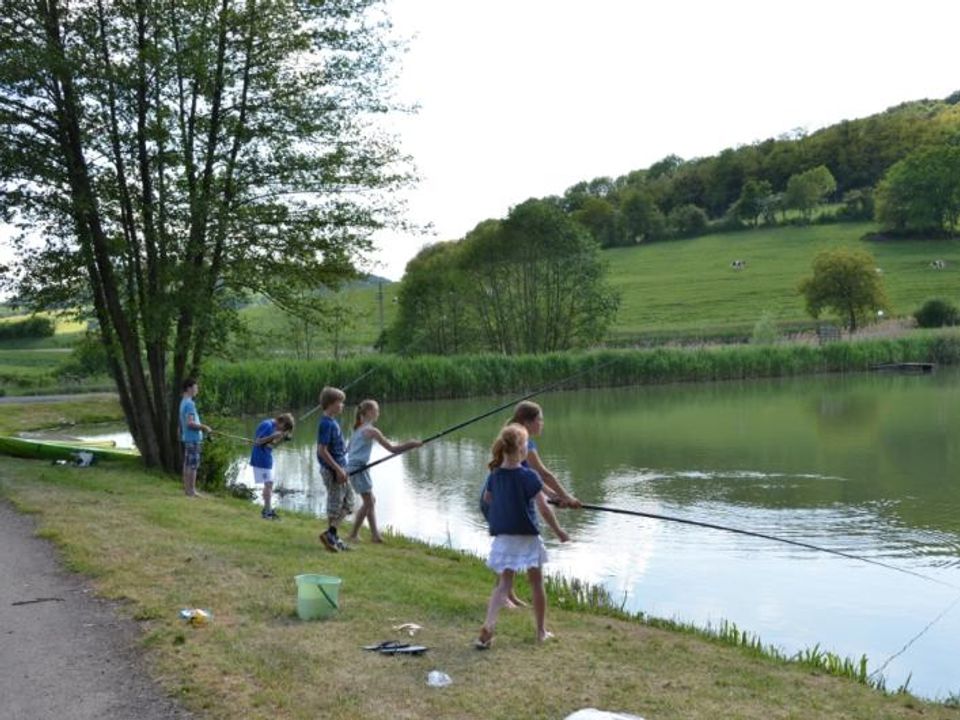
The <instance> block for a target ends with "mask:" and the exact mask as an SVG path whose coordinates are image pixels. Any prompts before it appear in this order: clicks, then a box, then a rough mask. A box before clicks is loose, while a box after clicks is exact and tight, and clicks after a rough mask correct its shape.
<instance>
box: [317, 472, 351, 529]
mask: <svg viewBox="0 0 960 720" xmlns="http://www.w3.org/2000/svg"><path fill="white" fill-rule="evenodd" d="M320 477H322V478H323V486H324V487H325V488H326V489H327V517H328V518H330V519H332V520H335V521H337V522H340V521H341V520H343V519H344V518H345V517H346V516H347V515H349V514H350V513H352V512H353V505H354V501H355V499H356V495H354V494H353V486H352V485H351V484H350V480H349V478H348V479H347V481H346V482H345V483H339V482H337V475H336V473H334V472H333V470H331V469H330V468H328V467H327V466H326V465H320Z"/></svg>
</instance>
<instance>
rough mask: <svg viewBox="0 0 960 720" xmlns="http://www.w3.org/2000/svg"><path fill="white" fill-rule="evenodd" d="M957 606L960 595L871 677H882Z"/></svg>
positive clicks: (871, 674)
mask: <svg viewBox="0 0 960 720" xmlns="http://www.w3.org/2000/svg"><path fill="white" fill-rule="evenodd" d="M957 604H960V595H957V597H956V598H955V599H954V600H953V602H952V603H950V604H949V605H947V607H946V608H944V609H943V610H941V611H940V614H939V615H937V616H936V617H935V618H934V619H933V620H931V621H930V622H928V623H927V624H926V625H925V626H924V627H923V629H921V630H920V632H918V633H917V634H916V635H914V636H913V637H912V638H910V639H909V640H908V641H907V643H906V644H905V645H904V646H903V647H902V648H900V649H899V650H897V651H896V652H895V653H894V654H893V655H891V656H890V657H888V658H887V659H886V660H884V661H883V664H882V665H880V667H878V668H877V669H876V670H874V671H873V672H872V673H870V675H869V677H875V676H877V675H880V674H881V673H882V672H883V671H884V670H886V669H887V665H889V664H890V663H891V662H893V661H894V660H896V659H897V658H898V657H900V656H901V655H903V654H904V653H905V652H906V651H907V650H909V649H910V646H911V645H913V644H914V643H915V642H916V641H917V640H919V639H920V638H921V637H923V636H924V635H926V634H927V630H929V629H930V628H932V627H933V626H934V625H936V624H937V623H938V622H940V621H941V620H942V619H943V617H944V615H946V614H947V613H949V612H950V611H951V610H953V609H954V608H955V607H956V606H957Z"/></svg>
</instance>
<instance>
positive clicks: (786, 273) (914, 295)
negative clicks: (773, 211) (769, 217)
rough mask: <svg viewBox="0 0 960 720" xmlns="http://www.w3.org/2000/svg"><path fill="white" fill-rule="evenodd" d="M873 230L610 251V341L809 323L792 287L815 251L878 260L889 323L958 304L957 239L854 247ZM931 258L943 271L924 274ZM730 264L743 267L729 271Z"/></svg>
mask: <svg viewBox="0 0 960 720" xmlns="http://www.w3.org/2000/svg"><path fill="white" fill-rule="evenodd" d="M876 229H877V228H876V226H875V225H874V224H872V223H842V224H832V225H810V226H807V227H785V228H763V227H761V228H758V229H755V230H744V231H741V232H735V233H723V234H716V235H705V236H703V237H698V238H692V239H689V240H675V241H670V242H661V243H652V244H650V245H641V246H638V247H633V248H618V249H612V250H608V251H606V252H605V253H604V258H605V259H606V260H607V261H608V263H609V268H610V269H609V279H610V282H611V284H612V285H613V286H614V287H615V288H616V289H617V290H619V291H620V293H621V296H622V301H621V305H620V310H619V313H618V314H617V318H616V321H615V322H614V324H613V326H612V327H611V330H610V337H611V338H612V339H619V340H621V341H622V340H624V339H626V338H630V337H635V336H643V335H648V334H651V333H653V334H655V333H659V332H663V331H667V330H670V331H673V332H681V331H682V332H684V333H687V334H689V335H694V336H695V335H698V334H702V335H707V336H709V335H711V334H716V333H717V332H720V331H723V330H724V329H726V330H728V331H737V332H743V331H744V330H746V332H747V334H749V328H750V327H752V326H753V324H754V323H756V321H757V320H758V319H759V317H760V315H761V313H762V312H763V311H765V310H767V311H770V312H772V313H774V315H775V316H776V318H777V320H778V321H779V322H782V323H809V322H810V318H809V316H808V315H807V314H806V311H805V309H804V304H803V300H802V298H801V297H800V296H799V294H798V293H797V284H798V283H799V281H800V280H801V279H802V278H803V277H805V276H807V275H809V274H810V273H811V263H812V261H813V258H814V256H815V255H816V254H817V253H818V252H820V251H821V250H825V249H832V248H837V247H855V246H856V247H863V248H864V249H866V250H868V251H869V252H871V253H872V254H873V255H874V256H875V257H876V259H877V266H878V267H879V268H881V269H882V271H883V282H884V285H885V287H886V289H887V293H888V295H889V298H890V302H891V305H892V311H893V313H894V314H897V315H909V314H911V313H912V312H913V311H914V310H916V309H917V308H919V307H920V305H921V304H922V303H923V301H924V300H927V299H929V298H931V297H944V298H947V299H949V300H952V301H953V302H955V303H960V282H958V278H960V240H899V241H885V242H864V241H863V240H861V238H862V237H863V236H864V235H865V234H866V233H869V232H874V231H875V230H876ZM938 258H939V259H943V260H946V261H947V267H946V269H944V270H933V269H931V268H930V262H931V261H932V260H934V259H938ZM735 259H741V260H745V261H746V268H745V269H744V270H741V271H735V270H733V269H732V268H731V267H730V263H731V261H733V260H735Z"/></svg>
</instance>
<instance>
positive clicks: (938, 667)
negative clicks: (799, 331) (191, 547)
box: [199, 372, 960, 698]
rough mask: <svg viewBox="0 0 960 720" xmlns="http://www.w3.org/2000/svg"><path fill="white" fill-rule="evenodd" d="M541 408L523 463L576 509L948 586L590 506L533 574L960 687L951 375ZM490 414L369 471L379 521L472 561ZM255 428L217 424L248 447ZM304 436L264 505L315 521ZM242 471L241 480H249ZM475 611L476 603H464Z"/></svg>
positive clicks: (933, 692)
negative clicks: (550, 480)
mask: <svg viewBox="0 0 960 720" xmlns="http://www.w3.org/2000/svg"><path fill="white" fill-rule="evenodd" d="M356 399H358V398H354V400H356ZM199 402H200V403H201V409H202V397H201V398H200V399H199ZM502 402H504V399H501V398H485V399H480V400H469V401H451V402H435V403H404V404H389V403H388V404H385V405H384V407H383V414H382V417H381V421H380V423H379V426H380V427H381V429H383V430H384V432H386V433H387V434H388V435H390V436H391V437H392V438H394V439H397V440H403V439H407V438H410V437H418V436H420V437H423V436H427V435H430V434H433V433H435V432H437V431H439V430H442V429H443V428H445V427H448V426H451V425H454V424H456V423H458V422H461V421H462V420H464V419H466V418H468V417H471V416H473V415H475V414H478V413H481V412H483V411H485V410H487V409H488V408H490V407H492V406H495V405H496V404H498V403H502ZM541 402H542V404H543V405H544V409H545V415H546V427H545V430H544V434H543V436H542V437H541V438H539V445H540V450H541V456H542V457H543V459H544V461H545V463H546V465H547V466H548V467H550V468H551V469H553V470H554V472H555V473H556V474H557V475H558V477H560V479H561V481H562V482H564V484H565V485H566V486H567V487H569V488H571V489H572V490H573V492H575V493H576V495H577V496H578V497H580V498H581V499H582V500H583V501H584V502H589V503H593V504H598V505H604V506H608V507H616V508H624V509H632V510H643V511H648V512H655V513H660V514H667V515H677V516H682V517H685V518H691V519H697V520H702V521H706V522H711V523H715V524H722V525H731V526H735V527H738V528H743V529H748V530H752V531H756V532H761V533H765V534H769V535H776V536H782V537H786V538H791V539H794V540H799V541H802V542H807V543H813V544H816V545H823V546H826V547H829V548H832V549H836V550H842V551H844V552H847V553H852V554H856V555H863V556H866V557H869V558H871V559H874V560H879V561H882V562H884V563H888V564H892V565H896V566H898V567H902V568H905V569H909V570H912V571H914V572H918V573H922V574H924V575H928V576H931V577H934V578H937V579H940V580H942V581H945V582H947V583H950V584H952V585H954V586H956V587H957V589H951V588H949V587H943V586H941V585H937V584H935V583H932V582H927V581H924V580H923V579H919V578H915V577H911V576H908V575H905V574H902V573H898V572H894V571H891V570H888V569H885V568H881V567H877V566H873V565H870V564H867V563H863V562H858V561H854V560H848V559H845V558H840V557H836V556H831V555H827V554H824V553H817V552H811V551H808V550H804V549H801V548H797V547H791V546H789V545H785V544H781V543H776V542H771V541H767V540H761V539H756V538H749V537H744V536H740V535H735V534H732V533H725V532H718V531H714V530H708V529H703V528H694V527H689V526H684V525H680V524H677V523H667V522H662V521H655V520H648V519H641V518H636V517H628V516H622V515H613V514H610V513H603V512H596V511H579V512H578V511H562V512H561V513H560V519H561V523H562V524H563V525H564V526H565V528H566V529H567V530H568V531H569V532H570V533H571V535H572V536H573V539H574V541H573V542H571V543H569V544H567V545H560V544H559V543H557V542H556V541H555V540H553V539H552V538H550V537H549V530H546V531H545V535H546V536H547V538H548V540H547V545H548V548H549V549H550V553H551V561H550V564H549V567H548V570H549V571H550V572H553V573H563V574H566V575H569V576H575V577H578V578H580V579H583V580H586V581H589V582H591V583H597V584H602V585H603V586H604V587H606V588H607V589H608V590H609V591H610V592H611V593H612V595H613V596H614V597H615V598H616V599H617V601H622V602H623V603H624V605H625V607H626V608H627V609H629V610H635V611H643V612H644V613H648V614H650V615H654V616H659V617H666V618H674V619H677V620H681V621H686V622H692V623H695V624H697V625H701V626H704V625H707V624H711V625H714V626H716V625H717V624H718V623H720V622H721V621H723V620H729V621H731V622H734V623H736V625H737V626H738V627H740V628H741V629H745V630H748V631H750V632H751V633H755V634H757V635H759V636H760V637H761V638H762V640H763V641H764V642H765V643H768V644H774V645H777V646H779V647H780V648H781V649H783V650H784V651H786V652H788V653H792V652H796V651H798V650H801V649H804V648H811V647H813V646H814V645H816V644H819V645H820V647H821V648H823V649H826V650H830V651H832V652H835V653H837V654H839V655H841V656H849V657H853V658H859V657H860V655H862V654H866V655H867V657H868V658H869V660H870V667H871V670H874V669H877V668H879V667H880V666H882V665H884V663H888V664H886V666H885V667H884V669H883V674H884V676H885V677H886V678H887V686H888V687H889V688H891V689H895V688H896V687H898V686H899V685H901V684H902V683H904V682H905V681H906V680H907V678H908V677H910V684H909V687H910V689H911V690H912V691H913V692H915V693H917V694H920V695H924V696H926V697H931V698H943V697H945V696H947V695H949V694H955V693H958V692H960V653H957V650H956V648H957V641H958V639H960V604H958V605H957V606H956V607H951V605H952V604H953V603H954V602H957V601H958V598H960V483H958V480H960V374H957V373H954V372H940V373H938V374H936V375H933V376H899V375H862V376H861V375H858V376H852V377H823V378H813V379H810V378H804V379H799V380H785V381H769V382H756V381H754V382H744V383H720V384H699V385H695V384H690V385H673V386H660V387H649V388H627V389H625V388H618V389H614V390H594V391H582V392H568V393H551V394H549V395H546V396H543V397H542V398H541ZM506 417H507V416H506V414H504V415H502V416H499V417H494V418H489V419H487V420H484V421H481V422H479V423H476V424H474V425H472V426H470V427H468V428H466V429H464V430H462V431H459V432H458V433H456V434H453V435H450V436H447V437H445V438H443V439H442V440H439V441H436V442H434V443H432V444H430V445H428V446H426V447H424V448H422V449H420V450H417V451H413V452H411V453H409V454H407V455H404V456H401V457H399V458H395V459H393V460H390V461H388V462H385V463H383V464H381V465H379V466H377V467H376V468H374V470H373V471H372V473H373V479H374V491H375V493H376V495H377V498H378V501H379V502H378V505H377V511H378V514H379V518H380V523H381V525H382V526H391V527H393V528H394V529H395V530H397V531H398V532H401V533H403V534H405V535H409V536H412V537H417V538H421V539H424V540H428V541H431V542H434V543H440V544H447V545H451V546H453V547H457V548H465V549H468V550H472V551H475V552H477V553H480V554H483V553H485V551H486V549H487V547H488V545H489V539H488V537H487V535H486V529H485V526H484V525H483V522H482V518H481V516H480V514H479V512H478V511H477V494H478V492H479V487H480V485H481V483H482V481H483V478H484V475H485V472H484V467H485V463H486V460H487V455H488V448H489V445H490V442H491V440H492V439H493V437H494V435H495V434H496V431H497V429H498V428H499V426H500V424H501V423H502V422H503V421H504V420H505V419H506ZM259 419H260V418H248V419H246V420H245V421H243V422H242V423H238V424H237V426H236V427H234V428H232V429H231V431H232V432H237V433H238V434H244V435H247V436H249V435H251V434H252V433H253V428H254V427H255V425H256V422H257V420H259ZM348 420H349V419H348V418H346V417H345V418H344V423H343V424H344V425H345V429H347V428H349V426H350V425H351V423H349V422H348ZM303 425H304V426H303V427H300V428H298V431H297V437H296V440H295V442H293V443H288V444H287V445H285V446H283V447H282V448H280V449H278V450H277V451H276V452H275V455H276V459H277V467H276V478H277V484H278V485H279V486H283V487H285V488H288V489H291V490H297V491H299V492H296V493H293V494H290V495H287V496H286V497H284V498H283V499H282V500H281V501H280V505H279V506H280V507H281V508H286V509H295V510H301V511H306V512H310V513H314V514H316V515H319V516H323V515H324V512H323V511H324V502H325V494H324V490H323V484H322V483H321V482H320V480H319V473H318V471H317V467H316V461H315V460H314V457H313V443H314V434H315V431H316V423H315V418H312V419H311V420H309V421H307V422H306V423H304V424H303ZM375 453H376V451H375ZM380 456H381V455H377V454H375V455H374V457H375V458H376V457H380ZM241 466H242V467H241V469H240V473H239V480H240V482H244V483H246V484H248V485H249V484H252V476H251V473H250V469H249V467H247V466H246V464H245V462H243V463H241ZM484 601H485V598H483V597H479V596H478V597H477V604H478V607H479V606H481V605H482V604H483V603H484ZM948 608H950V609H949V611H948V612H946V614H945V615H943V616H942V617H938V616H940V615H941V613H943V612H944V611H945V610H947V609H948ZM934 620H936V622H934V624H933V625H932V626H931V627H930V628H929V629H928V630H927V631H926V632H923V631H924V628H925V627H927V626H928V625H929V624H930V623H931V622H932V621H934ZM561 631H562V628H561ZM918 635H919V637H916V636H918ZM911 641H912V642H911ZM908 644H909V646H908V647H907V648H906V649H905V650H903V652H902V653H901V654H899V655H896V654H897V653H898V652H900V651H901V649H902V648H904V646H907V645H908ZM895 655H896V656H895ZM893 656H895V657H893ZM891 657H892V658H893V659H890V658H891Z"/></svg>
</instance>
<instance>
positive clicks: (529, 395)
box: [350, 358, 620, 475]
mask: <svg viewBox="0 0 960 720" xmlns="http://www.w3.org/2000/svg"><path fill="white" fill-rule="evenodd" d="M619 359H620V358H614V359H612V360H608V361H607V362H605V363H600V364H599V365H594V366H592V367H588V368H584V369H583V370H580V371H578V372H575V373H573V374H572V375H568V376H567V377H565V378H563V379H562V380H557V381H556V382H554V383H550V384H549V385H544V386H543V387H541V388H538V389H537V390H534V391H533V392H529V393H527V394H526V395H522V396H521V397H518V398H514V399H513V400H511V401H510V402H506V403H504V404H503V405H498V406H497V407H495V408H493V410H488V411H487V412H485V413H481V414H480V415H475V416H474V417H472V418H470V419H468V420H464V421H463V422H461V423H457V424H456V425H452V426H451V427H448V428H447V429H445V430H441V431H440V432H438V433H436V434H435V435H431V436H430V437H428V438H424V439H423V441H422V442H421V443H420V446H421V447H422V446H423V445H426V444H427V443H429V442H433V441H434V440H439V439H440V438H442V437H443V436H444V435H449V434H450V433H452V432H456V431H457V430H460V429H461V428H465V427H466V426H467V425H472V424H473V423H475V422H478V421H479V420H483V419H484V418H488V417H490V416H491V415H495V414H496V413H498V412H500V411H502V410H506V409H507V408H508V407H511V406H513V405H516V404H517V403H519V402H523V401H524V400H529V399H530V398H532V397H536V396H537V395H542V394H543V393H545V392H548V391H549V390H553V389H555V388H558V387H560V386H562V385H565V384H566V383H568V382H570V381H571V380H573V379H574V378H575V377H579V376H581V375H584V374H586V373H588V372H594V371H596V370H601V369H602V368H605V367H607V366H608V365H612V364H613V363H615V362H617V360H619ZM412 449H413V448H410V450H412ZM405 452H409V450H401V451H400V452H397V453H392V454H390V455H387V456H386V457H382V458H380V459H379V460H374V461H373V462H372V463H367V464H366V465H364V466H363V467H361V468H357V469H356V470H353V471H352V472H350V475H356V474H357V473H362V472H363V471H365V470H369V469H370V468H372V467H373V466H374V465H379V464H380V463H382V462H386V461H387V460H390V459H392V458H395V457H397V456H398V455H402V454H403V453H405Z"/></svg>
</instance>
